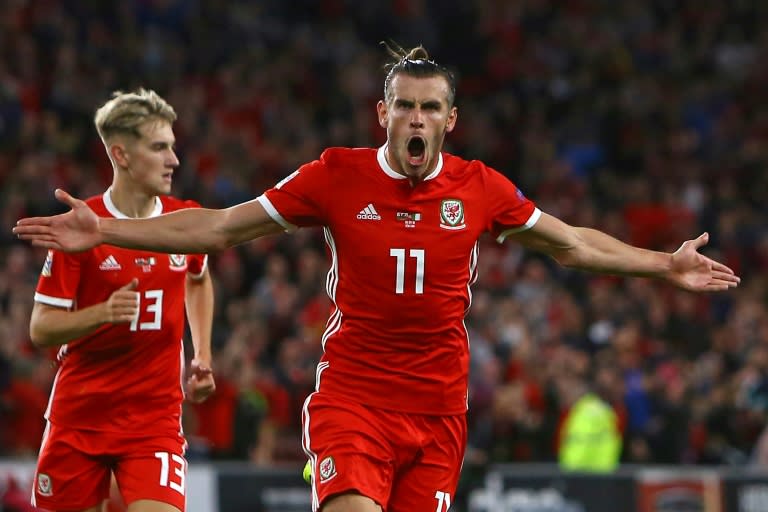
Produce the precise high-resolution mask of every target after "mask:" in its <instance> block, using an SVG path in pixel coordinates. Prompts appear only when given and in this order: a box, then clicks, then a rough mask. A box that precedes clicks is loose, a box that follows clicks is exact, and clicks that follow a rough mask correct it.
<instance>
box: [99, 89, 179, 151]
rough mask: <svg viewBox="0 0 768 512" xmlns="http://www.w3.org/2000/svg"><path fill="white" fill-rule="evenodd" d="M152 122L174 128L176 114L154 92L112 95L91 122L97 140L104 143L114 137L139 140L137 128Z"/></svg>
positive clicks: (139, 134)
mask: <svg viewBox="0 0 768 512" xmlns="http://www.w3.org/2000/svg"><path fill="white" fill-rule="evenodd" d="M152 120H156V121H167V122H168V123H170V124H173V122H174V121H176V111H175V110H173V107H172V106H171V105H170V104H168V102H167V101H165V100H164V99H163V98H162V97H161V96H160V95H159V94H157V93H156V92H155V91H153V90H151V89H144V88H139V89H137V90H135V91H133V92H123V91H115V92H113V93H112V99H110V100H109V101H107V102H106V103H105V104H104V105H102V106H101V107H100V108H99V109H98V110H97V111H96V115H95V116H94V118H93V122H94V124H95V125H96V130H97V131H98V132H99V137H101V140H102V141H104V142H106V141H107V140H108V139H111V138H112V137H114V136H115V135H131V136H133V137H136V138H139V137H141V133H140V132H139V127H140V126H141V125H142V124H144V123H146V122H147V121H152Z"/></svg>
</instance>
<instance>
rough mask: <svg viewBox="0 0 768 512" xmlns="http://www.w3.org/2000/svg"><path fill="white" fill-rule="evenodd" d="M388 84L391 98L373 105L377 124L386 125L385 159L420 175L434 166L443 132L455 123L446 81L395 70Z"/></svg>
mask: <svg viewBox="0 0 768 512" xmlns="http://www.w3.org/2000/svg"><path fill="white" fill-rule="evenodd" d="M390 86H391V90H392V100H391V101H390V102H388V103H385V102H384V101H379V103H378V105H377V107H376V108H377V111H378V114H379V124H380V125H381V126H382V127H383V128H386V129H387V161H388V162H389V165H390V166H391V167H392V169H394V170H395V171H397V172H399V173H400V174H403V175H405V176H408V177H409V178H412V179H416V180H419V179H423V178H424V177H425V176H427V175H428V174H429V173H430V172H432V171H433V170H434V169H435V165H437V157H438V155H439V153H440V150H441V149H442V147H443V140H444V139H445V134H446V133H447V132H450V131H451V130H453V127H454V125H455V124H456V115H457V112H456V107H449V106H448V83H447V82H446V80H445V78H443V77H441V76H434V77H429V78H416V77H413V76H409V75H405V74H398V75H395V77H394V78H392V82H391V84H390Z"/></svg>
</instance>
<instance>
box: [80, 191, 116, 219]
mask: <svg viewBox="0 0 768 512" xmlns="http://www.w3.org/2000/svg"><path fill="white" fill-rule="evenodd" d="M84 201H85V204H87V205H88V207H89V208H90V209H91V210H93V212H94V213H95V214H96V215H98V216H99V217H107V216H111V214H110V213H109V212H108V211H107V205H106V204H104V194H99V195H97V196H91V197H89V198H88V199H85V200H84Z"/></svg>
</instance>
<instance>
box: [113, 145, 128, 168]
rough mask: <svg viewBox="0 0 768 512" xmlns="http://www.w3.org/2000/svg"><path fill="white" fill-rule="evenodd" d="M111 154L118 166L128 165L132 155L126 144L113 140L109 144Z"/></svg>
mask: <svg viewBox="0 0 768 512" xmlns="http://www.w3.org/2000/svg"><path fill="white" fill-rule="evenodd" d="M109 156H110V157H111V159H112V161H113V162H115V164H116V165H117V166H118V167H128V164H129V160H130V157H129V155H128V151H126V149H125V144H123V143H121V142H113V143H112V144H110V145H109Z"/></svg>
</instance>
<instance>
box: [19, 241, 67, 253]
mask: <svg viewBox="0 0 768 512" xmlns="http://www.w3.org/2000/svg"><path fill="white" fill-rule="evenodd" d="M22 240H31V243H32V246H33V247H41V248H43V249H56V250H59V251H60V250H62V247H61V244H59V243H58V242H54V241H53V240H40V239H37V238H34V239H33V238H22Z"/></svg>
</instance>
